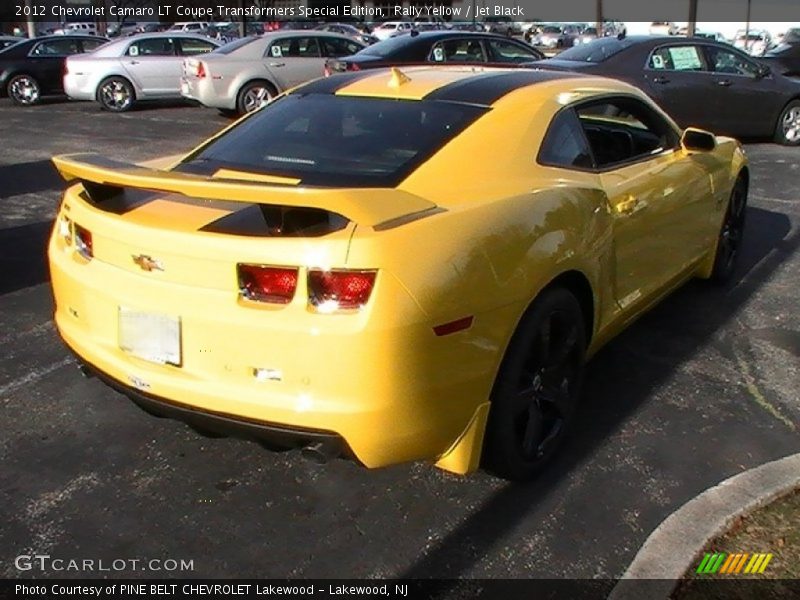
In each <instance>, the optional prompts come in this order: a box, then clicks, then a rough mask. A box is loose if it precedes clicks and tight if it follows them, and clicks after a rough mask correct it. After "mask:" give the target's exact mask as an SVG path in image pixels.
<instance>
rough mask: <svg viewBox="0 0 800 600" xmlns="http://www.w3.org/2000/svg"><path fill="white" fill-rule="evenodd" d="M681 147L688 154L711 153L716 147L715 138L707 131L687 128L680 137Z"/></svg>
mask: <svg viewBox="0 0 800 600" xmlns="http://www.w3.org/2000/svg"><path fill="white" fill-rule="evenodd" d="M681 146H683V147H684V149H686V150H688V151H690V152H711V151H712V150H714V149H715V148H716V147H717V137H716V136H715V135H714V134H713V133H709V132H708V131H703V130H702V129H696V128H694V127H687V128H686V129H685V130H684V132H683V135H682V136H681Z"/></svg>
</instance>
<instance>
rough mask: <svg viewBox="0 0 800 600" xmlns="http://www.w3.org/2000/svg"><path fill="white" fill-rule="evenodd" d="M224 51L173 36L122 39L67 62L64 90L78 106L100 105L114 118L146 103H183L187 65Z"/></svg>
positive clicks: (204, 40) (210, 42) (207, 43)
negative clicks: (80, 103)
mask: <svg viewBox="0 0 800 600" xmlns="http://www.w3.org/2000/svg"><path fill="white" fill-rule="evenodd" d="M218 47H219V43H218V42H216V41H215V40H212V39H209V38H207V37H205V36H202V35H194V34H190V33H179V32H173V31H170V32H161V33H141V34H138V35H134V36H131V37H126V38H121V39H118V40H116V41H114V42H111V43H110V44H108V45H106V46H104V47H103V48H101V49H100V50H98V51H97V52H95V53H93V54H91V55H86V56H77V57H74V58H70V59H69V60H67V64H66V67H65V70H64V90H65V91H66V92H67V95H68V96H69V97H70V98H72V99H74V100H96V101H97V102H99V103H100V106H101V107H102V108H103V109H105V110H109V111H112V112H124V111H127V110H130V109H131V108H133V106H134V105H135V104H136V103H137V102H141V101H146V100H158V99H165V98H180V97H181V64H182V63H183V59H184V58H186V57H187V56H196V55H198V54H205V53H207V52H211V51H212V50H214V49H216V48H218Z"/></svg>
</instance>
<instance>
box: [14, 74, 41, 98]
mask: <svg viewBox="0 0 800 600" xmlns="http://www.w3.org/2000/svg"><path fill="white" fill-rule="evenodd" d="M6 91H7V92H8V97H9V98H11V101H12V102H13V103H14V104H17V105H18V106H33V105H34V104H38V102H39V100H41V97H42V88H41V87H40V86H39V82H38V81H36V78H34V77H32V76H31V75H15V76H14V77H12V78H11V80H10V81H9V82H8V87H7V88H6Z"/></svg>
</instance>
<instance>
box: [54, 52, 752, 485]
mask: <svg viewBox="0 0 800 600" xmlns="http://www.w3.org/2000/svg"><path fill="white" fill-rule="evenodd" d="M53 160H54V162H55V164H56V166H57V168H58V170H59V171H60V173H61V174H62V175H63V177H64V178H65V179H66V180H67V181H68V182H69V187H68V188H67V190H66V194H65V196H64V200H63V203H62V204H61V207H60V210H59V212H58V216H57V220H56V225H55V227H54V230H53V233H52V237H51V239H50V244H49V258H50V266H51V273H52V282H53V290H54V293H55V301H56V307H57V309H56V314H55V320H56V323H57V325H58V330H59V332H60V333H61V335H62V337H63V338H64V340H65V342H66V343H67V345H68V346H69V347H70V348H71V349H72V350H73V351H74V352H75V354H77V356H78V357H79V359H80V360H81V362H82V364H83V365H84V367H85V368H86V369H88V370H90V371H91V372H93V373H96V374H98V375H99V376H101V377H102V378H103V379H104V380H105V381H106V382H107V383H109V384H111V385H112V386H113V387H115V388H117V389H119V390H121V391H123V392H124V393H126V394H127V395H129V396H130V397H131V398H133V399H134V400H135V401H136V402H137V403H139V404H140V405H141V406H143V407H145V408H147V409H148V410H150V411H152V412H155V413H156V414H160V415H167V416H172V417H176V418H179V419H182V420H184V421H186V422H188V423H190V424H191V425H193V426H194V427H196V428H198V429H201V430H207V431H218V430H228V431H230V432H234V433H239V434H242V435H246V436H256V437H259V438H263V439H265V440H267V441H270V442H272V443H273V444H276V445H279V446H290V447H291V446H294V447H301V448H304V449H305V451H306V452H307V453H309V454H312V455H316V456H317V457H322V458H325V457H331V456H334V455H345V456H349V457H351V458H354V459H355V460H357V461H359V462H360V463H362V464H363V465H365V466H367V467H380V466H383V465H389V464H393V463H398V462H402V461H411V460H418V459H426V460H430V461H432V462H435V463H436V465H437V466H439V467H441V468H443V469H446V470H448V471H452V472H455V473H468V472H470V471H472V470H474V469H476V468H477V467H478V466H479V465H480V464H483V465H484V466H486V467H487V468H488V469H490V470H491V471H492V472H494V473H496V474H497V475H499V476H502V477H505V478H508V479H514V480H519V479H526V478H530V477H531V476H532V475H533V474H534V473H536V472H537V471H538V470H539V469H540V468H541V467H542V465H544V464H545V463H546V462H547V460H548V459H549V458H550V457H551V456H552V455H553V453H554V452H555V451H556V450H557V448H558V447H559V445H560V444H561V442H562V440H563V438H564V436H565V434H567V433H568V431H569V425H570V422H571V420H572V417H573V414H574V411H575V406H576V401H577V397H578V394H579V387H580V381H581V373H582V370H583V364H584V362H585V361H586V359H587V358H588V357H589V356H591V355H592V354H593V353H594V352H596V351H597V350H598V349H599V348H600V347H601V346H602V345H603V344H604V343H606V342H607V341H608V340H609V339H610V338H611V337H613V336H614V335H615V334H616V333H618V332H619V331H620V330H622V329H623V328H624V327H626V326H627V325H628V324H630V323H631V322H632V321H633V320H634V319H635V318H636V317H637V316H639V315H641V314H642V313H643V312H644V311H646V310H647V309H648V308H650V307H651V306H653V304H654V303H655V302H657V301H658V300H659V299H661V298H662V297H664V296H665V295H666V294H667V293H669V292H670V291H671V290H673V289H675V288H676V287H677V286H679V285H680V284H682V283H683V282H685V281H687V280H688V279H690V278H692V277H701V278H712V279H715V280H719V281H722V280H725V279H726V278H728V277H729V276H730V275H731V272H732V271H733V269H734V264H735V261H736V257H737V253H738V250H739V247H740V242H741V236H742V230H743V225H744V214H745V204H746V200H747V187H748V178H749V174H748V167H747V161H746V158H745V155H744V153H743V151H742V149H741V147H740V145H739V144H738V143H737V142H736V141H735V140H733V139H730V138H724V137H715V136H714V135H712V134H710V133H706V132H704V131H700V130H697V129H687V130H685V131H681V130H680V129H679V128H678V127H677V126H676V125H675V123H674V122H673V121H672V120H671V119H670V118H669V117H668V116H667V115H666V114H664V112H662V111H661V110H660V109H659V108H658V106H656V105H655V104H654V103H653V102H652V101H651V100H649V99H648V98H647V97H646V96H645V95H644V94H642V93H641V92H640V91H638V90H636V89H635V88H633V87H631V86H628V85H626V84H624V83H621V82H618V81H613V80H609V79H602V78H593V77H588V76H580V75H574V74H569V73H558V72H544V71H536V70H526V69H514V70H483V71H480V70H475V69H472V68H461V69H447V68H445V69H441V68H425V67H420V68H408V69H407V70H404V71H400V70H398V69H391V70H375V71H371V70H370V71H361V72H356V73H348V74H342V75H337V76H334V77H330V78H326V79H322V80H317V81H314V82H311V83H308V84H306V85H304V86H302V87H299V88H296V89H295V90H293V91H291V92H290V93H287V94H285V95H283V96H281V97H279V98H277V99H276V100H275V101H273V102H271V103H270V104H268V105H267V106H265V107H264V108H263V109H261V110H259V111H257V112H255V113H253V114H252V115H249V116H247V117H245V118H244V119H242V120H240V121H238V122H236V123H234V124H233V125H232V126H231V127H229V128H227V129H226V130H224V131H222V132H221V133H219V134H218V135H216V136H214V137H213V138H211V139H210V140H208V141H207V142H205V143H203V144H202V145H201V146H199V147H198V148H196V149H194V150H192V151H191V152H190V153H189V154H187V155H186V156H183V157H181V158H180V159H174V160H172V161H171V162H170V163H169V164H161V165H156V164H149V165H147V166H145V165H131V164H125V163H121V162H116V161H114V160H110V159H108V158H104V157H99V156H96V155H91V154H81V155H70V156H60V157H56V158H54V159H53Z"/></svg>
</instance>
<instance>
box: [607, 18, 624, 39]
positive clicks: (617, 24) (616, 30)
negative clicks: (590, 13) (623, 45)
mask: <svg viewBox="0 0 800 600" xmlns="http://www.w3.org/2000/svg"><path fill="white" fill-rule="evenodd" d="M627 34H628V29H627V27H626V26H625V23H623V22H622V21H617V20H614V19H603V36H604V37H618V36H620V35H622V36H625V35H627Z"/></svg>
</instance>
